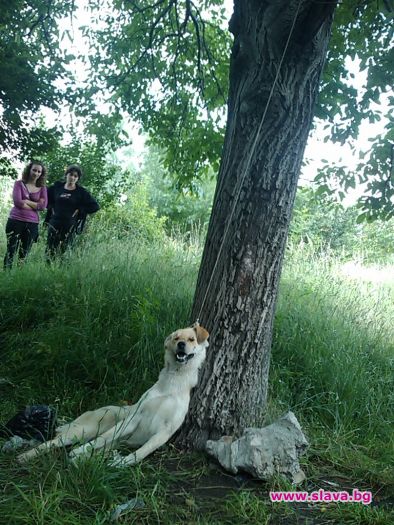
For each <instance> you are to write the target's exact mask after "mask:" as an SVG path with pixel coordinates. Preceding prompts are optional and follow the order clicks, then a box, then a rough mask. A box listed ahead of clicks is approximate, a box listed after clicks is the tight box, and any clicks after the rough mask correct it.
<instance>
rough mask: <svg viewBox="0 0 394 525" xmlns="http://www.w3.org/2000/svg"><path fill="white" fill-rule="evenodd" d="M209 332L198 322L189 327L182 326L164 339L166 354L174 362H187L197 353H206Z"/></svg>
mask: <svg viewBox="0 0 394 525" xmlns="http://www.w3.org/2000/svg"><path fill="white" fill-rule="evenodd" d="M208 337H209V333H208V332H207V330H205V328H203V327H202V326H200V325H199V324H198V323H194V325H193V326H191V327H189V328H180V329H179V330H176V331H175V332H173V333H172V334H170V335H169V336H168V337H167V338H166V340H165V341H164V347H165V349H166V356H167V357H168V359H170V360H171V361H172V362H176V363H179V364H182V365H184V364H186V363H188V362H189V361H190V360H191V359H193V358H194V357H195V356H196V355H201V354H202V353H204V357H205V348H206V347H207V346H208V341H207V339H208Z"/></svg>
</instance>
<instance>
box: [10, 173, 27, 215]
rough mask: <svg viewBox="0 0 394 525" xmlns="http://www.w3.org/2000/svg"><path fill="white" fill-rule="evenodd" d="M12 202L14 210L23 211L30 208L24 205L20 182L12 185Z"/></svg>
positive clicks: (24, 199) (24, 200)
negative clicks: (19, 209)
mask: <svg viewBox="0 0 394 525" xmlns="http://www.w3.org/2000/svg"><path fill="white" fill-rule="evenodd" d="M12 200H13V201H14V206H15V207H16V208H21V209H23V210H26V209H29V208H30V206H28V205H26V198H25V197H24V194H23V186H22V183H21V181H20V180H17V181H16V182H15V184H14V189H13V190H12Z"/></svg>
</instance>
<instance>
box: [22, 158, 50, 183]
mask: <svg viewBox="0 0 394 525" xmlns="http://www.w3.org/2000/svg"><path fill="white" fill-rule="evenodd" d="M33 166H41V168H42V171H41V175H40V176H39V177H38V179H37V180H36V186H37V188H42V187H43V186H45V179H46V176H47V169H46V167H45V166H44V164H43V163H42V162H41V161H39V160H32V161H31V162H29V164H26V166H25V167H24V168H23V171H22V181H23V182H24V183H25V184H26V183H27V182H29V178H30V171H31V169H32V167H33Z"/></svg>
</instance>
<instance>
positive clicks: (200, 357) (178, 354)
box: [18, 323, 209, 465]
mask: <svg viewBox="0 0 394 525" xmlns="http://www.w3.org/2000/svg"><path fill="white" fill-rule="evenodd" d="M208 336H209V334H208V332H207V331H206V330H205V328H203V327H202V326H200V325H199V324H198V323H196V324H194V325H193V326H192V327H190V328H183V329H180V330H177V331H176V332H174V333H172V334H171V335H169V336H168V337H167V339H166V340H165V343H164V347H165V356H164V368H163V369H162V371H161V372H160V375H159V379H158V381H157V383H155V384H154V385H153V386H152V387H151V388H150V389H149V390H148V391H147V392H145V394H143V395H142V397H141V398H140V400H139V401H138V402H137V403H136V404H135V405H132V406H125V407H118V406H107V407H103V408H99V409H98V410H94V411H91V412H85V413H84V414H82V415H81V416H79V417H78V418H77V419H75V420H74V421H72V422H71V423H68V424H66V425H63V426H61V427H59V428H57V429H56V432H57V435H56V437H55V438H54V439H52V440H51V441H47V442H46V443H42V444H41V445H39V446H38V447H36V448H33V449H32V450H29V451H28V452H25V453H24V454H21V455H20V456H19V457H18V460H19V461H21V462H24V461H27V460H29V459H30V458H32V457H34V456H35V455H37V454H39V453H41V452H45V451H48V450H50V449H51V448H57V447H67V446H70V445H73V444H77V443H81V442H84V443H85V444H83V445H81V446H79V447H78V448H76V449H74V450H73V451H72V452H71V453H70V456H71V457H72V458H73V459H76V458H79V457H80V456H90V455H91V454H92V452H93V451H94V450H99V449H105V450H106V451H108V450H110V449H113V448H115V447H116V446H117V445H119V444H127V445H129V446H130V447H133V448H137V450H136V451H135V452H132V453H131V454H129V455H128V456H125V457H122V458H121V459H119V460H117V461H115V462H113V463H115V464H120V463H121V464H122V465H133V464H135V463H138V462H139V461H141V460H142V459H144V458H145V457H146V456H147V455H148V454H151V453H152V452H153V451H154V450H156V449H157V448H159V447H160V446H161V445H164V443H166V442H167V441H168V440H169V439H170V437H171V436H172V435H173V434H174V433H175V432H176V431H177V430H178V428H179V427H180V426H181V425H182V423H183V421H184V419H185V416H186V414H187V411H188V408H189V402H190V393H191V390H192V388H193V387H194V386H196V384H197V380H198V371H199V368H200V367H201V365H202V363H203V362H204V360H205V354H206V348H207V346H208V341H207V339H208Z"/></svg>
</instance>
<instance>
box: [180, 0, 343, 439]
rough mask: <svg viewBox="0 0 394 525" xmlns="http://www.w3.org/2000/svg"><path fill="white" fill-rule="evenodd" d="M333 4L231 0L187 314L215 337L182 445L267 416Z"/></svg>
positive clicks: (236, 431)
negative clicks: (211, 171) (290, 247)
mask: <svg viewBox="0 0 394 525" xmlns="http://www.w3.org/2000/svg"><path fill="white" fill-rule="evenodd" d="M335 7H336V1H330V2H316V1H315V0H235V1H234V14H233V16H232V18H231V21H230V31H231V32H232V33H233V35H234V44H233V49H232V56H231V65H230V93H229V102H228V121H227V131H226V137H225V143H224V149H223V155H222V162H221V167H220V171H219V176H218V184H217V189H216V194H215V199H214V205H213V211H212V216H211V220H210V224H209V228H208V234H207V239H206V244H205V249H204V253H203V258H202V263H201V268H200V272H199V276H198V283H197V289H196V294H195V299H194V306H193V314H192V320H193V321H195V320H196V318H197V316H199V317H200V323H201V324H202V325H203V326H205V327H206V328H207V329H208V330H209V331H210V333H211V336H210V347H209V349H208V357H207V361H206V363H205V365H204V369H203V371H202V373H201V377H200V382H199V385H198V387H197V388H196V389H195V393H194V396H193V398H192V402H191V406H190V410H189V414H188V418H187V420H186V422H185V424H184V426H183V427H182V430H181V432H180V434H179V435H178V437H177V440H176V441H177V443H178V444H180V445H182V446H192V447H193V448H202V447H204V445H205V442H206V440H207V439H218V438H219V437H220V436H222V435H225V434H233V435H240V434H241V433H242V430H243V429H244V428H245V427H247V426H250V425H256V424H257V425H258V424H260V423H261V422H262V418H263V416H264V411H265V406H266V399H267V388H268V372H269V362H270V350H271V338H272V325H273V317H274V310H275V302H276V297H277V290H278V282H279V277H280V273H281V266H282V260H283V254H284V251H285V243H286V238H287V233H288V227H289V223H290V218H291V212H292V208H293V204H294V197H295V193H296V188H297V181H298V176H299V171H300V167H301V161H302V158H303V154H304V149H305V145H306V141H307V137H308V133H309V130H310V127H311V122H312V118H313V110H314V105H315V101H316V97H317V93H318V87H319V80H320V76H321V72H322V68H323V65H324V60H325V56H326V52H327V45H328V41H329V36H330V28H331V23H332V18H333V13H334V10H335ZM297 9H298V12H297ZM296 13H297V15H296ZM295 17H296V18H295ZM294 20H295V25H294V28H293V32H292V36H291V39H290V41H289V46H288V49H287V52H286V54H285V56H284V60H283V63H282V66H281V69H280V73H279V78H278V82H277V84H276V87H275V89H274V92H273V97H272V99H271V101H270V103H269V106H268V111H267V114H266V117H265V120H264V124H263V126H262V129H261V133H260V135H259V138H258V140H257V147H256V148H255V150H254V153H253V156H252V159H251V163H250V165H249V169H248V170H247V172H246V176H245V179H244V181H243V184H242V190H241V192H240V196H239V200H238V201H237V202H236V205H235V211H234V215H233V216H232V218H231V223H230V225H229V230H228V234H227V236H226V238H225V239H224V245H223V247H222V252H221V255H220V258H219V259H218V264H217V267H216V270H215V273H214V275H213V279H212V283H211V286H210V287H209V290H208V294H207V297H206V300H205V303H204V305H203V308H202V311H201V315H199V314H200V309H201V306H202V302H203V301H204V296H205V292H206V290H207V286H208V282H209V279H210V276H211V274H212V272H213V269H214V266H215V261H216V258H217V255H218V252H219V248H220V245H221V243H222V242H223V235H224V231H225V228H226V223H227V221H228V220H229V213H230V210H231V209H232V206H233V202H234V197H235V195H236V193H237V187H238V184H239V183H240V180H241V177H242V176H243V173H244V171H245V166H246V165H247V160H248V155H249V154H250V151H251V148H252V144H253V142H254V140H255V137H256V132H257V129H258V127H259V125H260V122H261V120H262V115H263V112H264V109H265V106H266V104H267V101H268V98H269V93H270V90H271V87H272V84H273V82H274V78H275V75H276V72H277V68H278V66H279V63H280V59H281V56H282V54H283V51H284V49H285V44H286V41H287V38H288V36H289V33H290V30H291V27H292V24H293V21H294Z"/></svg>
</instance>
